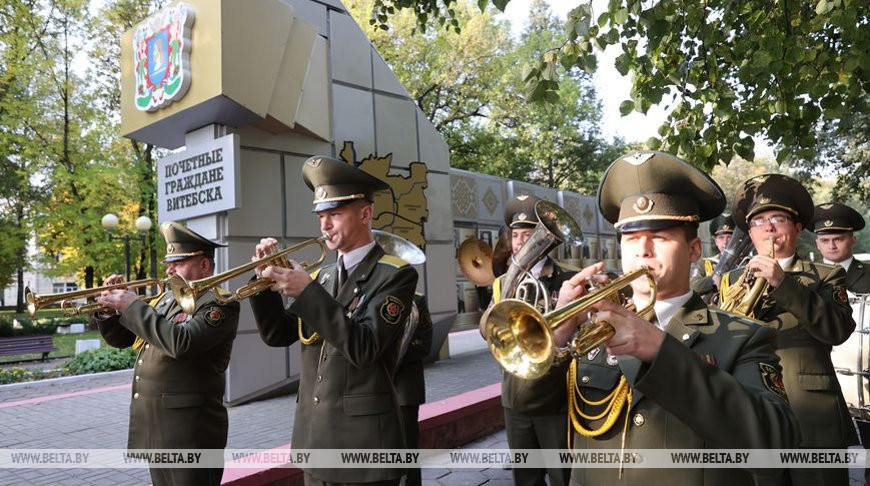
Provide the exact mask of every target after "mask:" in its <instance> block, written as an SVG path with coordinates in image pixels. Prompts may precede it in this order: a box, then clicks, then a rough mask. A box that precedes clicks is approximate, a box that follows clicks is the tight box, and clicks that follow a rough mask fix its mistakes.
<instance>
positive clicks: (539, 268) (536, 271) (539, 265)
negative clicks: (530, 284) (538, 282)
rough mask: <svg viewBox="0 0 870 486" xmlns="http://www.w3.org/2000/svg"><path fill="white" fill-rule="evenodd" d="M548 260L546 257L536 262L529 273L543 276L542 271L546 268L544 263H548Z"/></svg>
mask: <svg viewBox="0 0 870 486" xmlns="http://www.w3.org/2000/svg"><path fill="white" fill-rule="evenodd" d="M546 261H547V259H546V258H541V259H540V261H538V263H536V264H535V266H534V267H532V268H531V269H530V270H529V273H531V274H532V277H535V278H540V277H541V271H542V270H543V269H544V263H546Z"/></svg>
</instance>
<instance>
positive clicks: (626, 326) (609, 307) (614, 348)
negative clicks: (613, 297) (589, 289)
mask: <svg viewBox="0 0 870 486" xmlns="http://www.w3.org/2000/svg"><path fill="white" fill-rule="evenodd" d="M593 307H595V309H597V312H596V313H594V314H592V317H591V319H592V321H594V322H598V321H606V322H608V323H609V324H610V325H611V326H613V330H614V331H615V334H614V335H613V337H611V338H610V340H608V341H607V342H606V343H605V345H606V346H607V352H608V353H610V354H611V355H613V356H622V355H628V356H634V357H635V358H637V359H639V360H641V361H643V362H646V363H649V362H652V360H653V359H655V357H656V355H657V354H659V350H660V349H661V347H662V343H663V342H664V340H665V332H664V331H662V330H661V329H659V327H658V326H656V325H655V324H653V323H651V322H649V321H647V320H646V319H643V318H642V317H640V316H638V315H637V314H635V313H634V312H629V311H628V310H626V309H625V308H624V307H622V306H618V305H616V304H614V303H612V302H608V301H606V300H603V301H601V302H598V303H596V304H595V305H594V306H593Z"/></svg>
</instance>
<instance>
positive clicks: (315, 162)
mask: <svg viewBox="0 0 870 486" xmlns="http://www.w3.org/2000/svg"><path fill="white" fill-rule="evenodd" d="M321 162H323V159H321V158H320V157H318V158H316V159H308V162H306V164H308V165H310V166H311V167H317V166H319V165H320V163H321Z"/></svg>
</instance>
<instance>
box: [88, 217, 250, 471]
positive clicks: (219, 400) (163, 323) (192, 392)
mask: <svg viewBox="0 0 870 486" xmlns="http://www.w3.org/2000/svg"><path fill="white" fill-rule="evenodd" d="M160 231H161V232H162V233H163V237H164V239H165V240H166V258H165V260H164V261H165V262H166V264H167V269H166V274H167V276H169V277H172V276H179V277H182V278H184V279H185V280H187V281H190V280H198V279H201V278H205V277H209V276H211V275H212V274H213V273H214V265H215V263H214V251H215V248H217V247H221V246H224V245H220V244H217V243H214V242H212V241H210V240H208V239H206V238H204V237H203V236H201V235H199V234H197V233H195V232H193V231H191V230H189V229H187V228H185V227H184V226H181V225H180V224H178V223H175V222H169V223H163V224H162V225H160ZM121 281H122V278H121V277H120V276H119V275H113V276H111V277H109V278H108V279H107V280H106V283H107V284H109V285H111V284H114V283H119V282H121ZM98 302H99V303H100V304H102V305H104V306H106V307H108V308H112V309H115V311H116V312H117V313H116V314H112V315H103V314H99V313H98V314H95V315H94V317H93V319H94V321H95V322H96V324H97V326H98V327H99V330H100V334H102V335H103V338H104V339H105V340H106V342H107V343H108V344H109V345H111V346H115V347H118V348H125V347H129V346H133V348H134V349H136V350H138V355H137V356H136V364H135V365H134V368H133V387H132V390H131V391H130V393H131V403H130V428H129V434H128V440H127V447H128V448H130V449H223V448H224V447H225V446H226V443H227V428H228V420H227V410H226V408H225V407H224V404H223V398H224V388H225V383H226V378H225V374H224V373H225V372H226V369H227V365H228V364H229V362H230V353H231V351H232V348H233V340H234V339H235V337H236V329H237V327H238V323H239V304H238V303H237V302H232V303H229V304H221V303H219V302H217V301H216V299H215V294H214V293H213V292H206V293H204V294H203V295H202V296H200V297H199V298H198V299H197V300H196V310H195V311H194V312H192V313H190V314H187V313H185V312H184V311H183V310H182V309H181V305H180V303H179V302H178V301H177V300H176V298H175V297H174V296H173V295H172V292H171V291H168V290H167V291H166V292H165V293H163V294H161V295H160V296H158V297H156V298H155V299H154V301H153V302H152V305H153V306H152V305H148V304H146V303H145V302H144V301H142V300H140V298H139V295H138V294H136V293H134V292H132V291H130V290H120V289H119V290H107V291H104V292H103V293H102V294H101V295H100V297H99V299H98ZM222 476H223V467H220V468H193V469H181V468H155V467H151V481H152V482H153V483H154V484H155V485H157V486H162V485H189V484H202V485H219V484H220V483H221V477H222Z"/></svg>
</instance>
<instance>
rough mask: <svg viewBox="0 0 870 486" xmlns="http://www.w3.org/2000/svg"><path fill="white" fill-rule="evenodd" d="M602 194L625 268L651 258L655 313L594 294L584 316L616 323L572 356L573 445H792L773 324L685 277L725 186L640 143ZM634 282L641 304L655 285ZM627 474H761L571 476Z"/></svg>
mask: <svg viewBox="0 0 870 486" xmlns="http://www.w3.org/2000/svg"><path fill="white" fill-rule="evenodd" d="M598 204H599V208H600V209H601V211H602V214H603V215H604V217H605V218H606V219H607V220H608V221H610V222H611V223H613V225H614V227H615V228H616V229H617V231H618V232H619V236H620V245H621V249H622V269H623V271H624V272H626V273H629V272H633V271H636V270H638V269H641V268H646V269H647V270H648V271H649V272H651V274H652V277H653V278H654V280H655V292H656V294H657V298H656V299H655V302H654V313H653V314H652V315H651V316H649V317H648V318H642V317H640V316H638V315H637V314H636V313H634V312H633V311H630V310H628V309H626V308H625V307H623V306H619V305H616V304H614V303H611V302H605V301H602V302H600V303H598V304H596V305H595V306H594V311H592V312H591V313H590V315H589V322H590V323H594V325H597V326H600V325H602V324H601V323H602V322H606V323H609V325H610V326H612V328H613V332H614V333H613V335H612V337H610V338H609V340H607V341H606V343H605V345H604V346H601V347H599V348H595V349H592V350H591V351H590V352H588V353H587V354H582V355H578V356H575V359H574V361H573V362H572V364H571V370H570V375H569V376H570V378H569V380H571V381H570V382H569V387H570V388H569V397H568V398H569V418H570V423H571V427H572V429H573V445H572V446H573V447H575V448H577V449H621V448H623V447H624V448H631V449H645V448H649V449H660V448H673V449H706V448H711V449H712V448H781V447H785V448H787V447H791V446H793V445H794V444H795V443H796V442H797V437H798V435H797V431H796V430H797V427H796V424H795V420H794V416H793V415H792V412H791V410H790V409H789V407H788V402H787V398H786V394H785V391H784V390H783V388H782V382H781V368H780V366H779V360H778V358H777V356H776V354H775V353H774V332H773V331H772V330H770V329H768V328H765V327H763V326H760V325H758V324H757V323H755V322H752V321H751V320H748V319H745V318H742V317H741V316H737V315H734V314H730V313H726V312H722V311H719V310H717V309H715V308H708V307H707V305H706V304H705V303H704V302H703V301H702V300H701V299H700V297H699V296H698V295H697V294H696V293H694V292H692V291H691V289H690V287H689V274H690V268H691V266H692V263H693V262H694V261H696V260H697V259H698V258H699V257H700V254H701V242H700V240H699V239H698V237H697V229H698V223H699V222H700V221H705V220H709V219H711V218H713V217H715V216H716V215H718V214H720V213H721V212H722V210H723V209H724V207H725V197H724V194H723V193H722V190H721V189H720V188H719V186H718V185H717V184H716V183H715V182H714V181H713V180H712V179H711V178H710V177H708V176H707V175H706V174H704V173H702V172H700V171H699V170H697V169H696V168H694V167H692V166H690V165H689V164H687V163H685V162H684V161H682V160H680V159H678V158H676V157H674V156H672V155H670V154H666V153H661V152H637V153H631V154H628V155H625V156H623V157H620V158H619V159H618V160H616V161H615V162H614V163H613V164H612V165H611V166H610V167H609V168H608V169H607V171H606V172H605V174H604V178H603V180H602V182H601V185H600V188H599V193H598ZM596 270H597V269H596V268H594V267H589V268H587V269H584V270H583V271H582V272H580V273H578V274H577V275H576V276H575V277H574V278H572V279H571V280H569V281H568V282H566V283H565V285H563V286H562V290H561V291H560V294H559V303H558V307H562V306H564V305H566V304H567V303H569V302H571V301H572V300H574V299H575V298H577V297H580V296H583V295H586V294H587V293H588V290H587V288H586V284H587V281H588V280H589V279H590V278H591V277H592V275H591V274H592V273H593V272H594V271H596ZM631 289H632V290H633V292H634V296H633V300H634V303H635V305H637V308H638V309H641V308H644V307H647V304H648V303H649V302H650V301H651V297H652V294H653V292H652V288H651V287H650V284H649V283H648V281H647V280H646V279H638V280H634V281H633V282H632V284H631ZM577 317H578V318H583V317H585V316H583V315H582V314H578V316H577ZM575 354H579V353H576V352H575ZM602 411H603V412H604V413H602ZM758 472H759V473H764V472H765V471H758ZM620 476H621V477H622V480H623V481H625V484H642V485H644V486H652V485H667V486H675V485H699V484H754V480H753V478H752V475H751V473H750V472H749V471H746V470H743V469H667V470H656V469H652V468H627V469H625V470H621V471H616V470H614V469H600V468H581V467H575V469H574V470H573V471H572V475H571V483H572V484H576V485H587V484H619V483H618V478H619V477H620Z"/></svg>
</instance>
